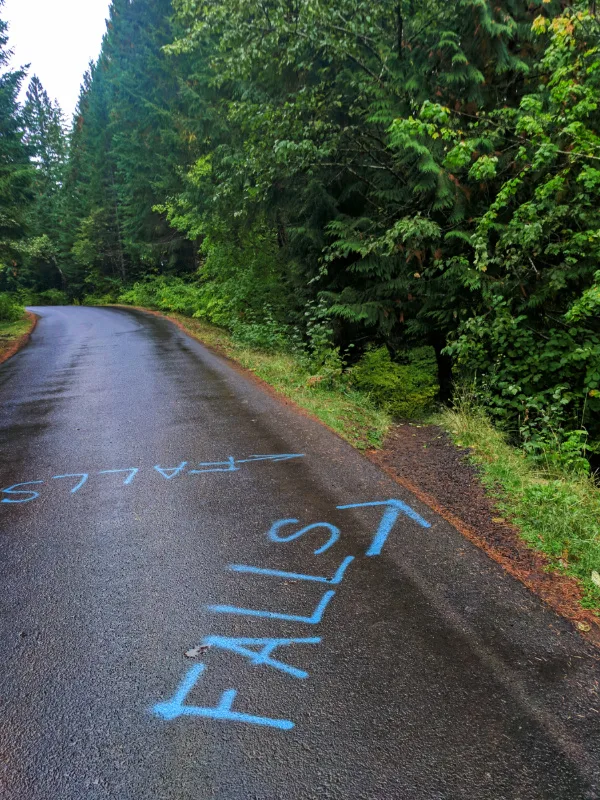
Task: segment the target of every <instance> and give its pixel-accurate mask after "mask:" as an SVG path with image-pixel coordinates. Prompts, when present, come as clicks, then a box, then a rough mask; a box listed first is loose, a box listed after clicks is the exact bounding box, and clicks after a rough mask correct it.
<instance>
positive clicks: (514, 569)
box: [0, 304, 600, 647]
mask: <svg viewBox="0 0 600 800" xmlns="http://www.w3.org/2000/svg"><path fill="white" fill-rule="evenodd" d="M114 307H115V308H123V309H135V310H137V311H144V312H145V313H146V314H152V315H153V316H155V317H163V318H164V319H168V320H169V321H170V322H172V323H173V324H174V325H176V326H177V327H178V328H179V329H180V330H181V331H183V332H184V333H185V334H187V335H188V336H191V337H192V338H193V339H196V340H197V341H198V342H200V343H201V344H202V345H203V346H204V347H206V348H207V350H210V351H211V352H213V353H216V354H217V355H219V356H221V357H222V358H225V360H226V361H227V362H228V363H229V364H230V365H231V366H232V367H233V368H234V369H235V370H236V371H237V372H239V373H240V374H242V375H244V376H245V377H247V378H250V380H252V381H253V382H254V383H256V384H258V385H259V386H260V387H261V388H262V389H263V390H265V391H266V392H268V394H269V395H271V396H272V397H274V398H276V399H277V400H279V401H280V402H284V403H286V404H288V405H290V406H292V407H293V408H294V409H295V410H296V411H298V413H300V414H303V415H304V416H305V417H309V418H310V419H313V420H315V421H316V422H318V423H319V424H320V425H323V426H324V427H326V428H327V429H328V430H330V431H331V432H332V433H334V434H335V435H336V436H339V433H338V432H337V431H335V430H333V428H330V427H329V425H327V424H326V423H324V422H323V421H322V420H320V419H319V418H318V417H315V416H314V414H311V413H310V411H307V409H305V408H302V407H301V406H299V405H297V404H296V403H295V402H294V401H293V400H291V399H290V398H289V397H286V396H285V395H282V394H281V393H280V392H278V391H276V390H275V389H274V388H273V387H272V386H271V385H270V384H268V383H266V382H265V381H263V380H262V378H259V377H258V376H257V375H255V374H254V373H253V372H251V371H250V370H249V369H246V368H245V367H242V366H241V365H240V364H238V363H237V361H235V360H234V359H232V358H231V356H229V355H228V354H227V353H226V352H225V351H224V350H223V349H222V348H220V347H216V346H214V345H209V344H207V343H206V342H204V341H203V340H202V338H201V336H199V335H197V334H196V333H194V332H193V331H191V330H190V329H189V328H186V326H185V325H184V324H183V323H182V322H181V321H180V320H178V319H177V318H176V317H172V316H170V315H169V314H163V313H162V312H160V311H154V310H153V309H149V308H143V307H141V306H124V305H117V304H115V305H114ZM32 330H33V328H32ZM28 336H29V334H27V337H28ZM1 360H2V359H1V357H0V361H1ZM416 431H422V434H421V435H419V436H418V438H419V440H420V441H419V445H420V447H422V446H423V444H425V445H426V446H428V445H430V444H431V443H432V442H435V441H436V440H437V441H440V440H441V442H442V448H443V449H445V450H446V451H447V453H451V459H450V461H451V463H450V464H445V463H443V462H444V461H446V459H442V463H440V459H436V458H435V457H434V458H428V462H429V463H428V464H427V468H426V469H425V471H423V467H422V464H423V452H422V450H419V457H418V458H415V459H414V461H413V459H412V458H410V449H411V448H410V447H408V448H407V445H409V444H412V438H413V436H414V435H415V432H416ZM340 438H342V437H340ZM413 450H414V448H413ZM400 451H402V453H403V458H402V459H401V460H402V461H406V458H405V455H406V453H407V451H408V452H409V461H410V466H409V467H408V469H406V470H404V469H402V468H400V469H399V468H398V465H397V464H394V462H395V461H397V458H396V457H397V455H398V453H399V452H400ZM430 452H431V451H430ZM467 454H468V451H464V450H463V451H461V450H459V449H458V448H457V447H455V445H454V444H453V443H452V442H451V441H450V438H449V437H448V436H447V434H446V433H445V432H444V431H442V429H441V428H437V427H436V426H434V425H427V426H419V427H418V428H415V427H414V426H411V425H397V426H394V428H393V430H392V432H391V434H390V435H389V436H388V437H387V438H386V441H385V443H384V448H383V449H382V450H368V451H366V452H365V455H366V456H367V458H369V460H370V461H372V462H373V463H375V464H376V465H377V466H378V467H379V468H380V469H382V470H383V471H384V472H385V473H386V474H387V475H388V476H389V477H390V478H392V479H393V480H395V481H396V483H398V484H400V486H403V487H404V488H405V489H407V490H408V491H409V492H412V494H414V495H415V497H418V498H419V500H420V501H421V502H422V503H424V504H425V505H426V506H428V507H429V508H431V510H432V511H434V512H435V513H436V514H438V515H439V516H440V517H442V519H444V520H446V522H448V523H449V524H450V525H452V527H453V528H455V529H456V530H457V531H458V532H459V533H461V534H462V535H463V536H464V537H465V538H466V539H468V540H469V541H470V542H472V544H474V545H476V546H477V547H479V548H480V549H481V550H483V551H484V553H486V555H488V556H489V557H490V558H491V559H493V560H494V561H495V562H496V563H497V564H500V566H501V567H503V569H504V570H505V571H506V572H508V573H509V575H512V576H513V577H514V578H516V579H517V580H518V581H520V582H521V583H522V584H524V585H525V586H526V587H527V588H528V589H529V590H530V591H531V592H533V593H534V594H536V595H537V596H538V597H540V598H541V599H542V600H543V601H544V602H545V603H546V604H547V605H549V606H550V607H551V608H552V609H553V610H554V611H556V612H557V613H558V614H560V615H561V616H563V617H565V618H566V619H568V620H570V621H571V622H573V623H574V624H575V626H577V623H578V622H582V623H587V624H588V625H590V628H591V630H590V631H581V630H579V628H577V627H576V630H577V631H578V633H579V634H581V635H582V636H583V637H584V638H585V639H587V640H588V641H590V642H592V643H593V644H595V645H596V646H598V647H600V619H599V618H598V617H597V616H596V615H595V614H593V613H592V612H591V611H589V610H588V609H585V608H582V607H581V605H580V601H581V599H582V597H583V594H582V591H581V588H580V586H579V584H578V582H577V581H576V580H575V579H574V578H570V577H568V576H565V575H560V574H558V573H556V572H547V571H546V569H547V568H548V566H549V562H548V559H547V558H546V557H545V556H544V555H543V554H542V553H538V552H536V551H535V550H532V549H530V548H529V547H528V546H527V545H526V544H525V542H524V541H523V540H522V539H521V538H520V536H519V533H518V530H517V529H516V528H515V527H513V526H511V525H510V524H508V523H506V522H504V523H502V524H498V523H494V522H493V521H492V520H493V518H495V517H496V515H497V514H498V513H499V512H497V510H496V509H495V508H494V503H493V500H492V499H491V498H489V497H488V496H487V495H486V493H485V490H484V488H483V486H482V485H481V483H480V482H479V481H478V480H477V471H476V470H475V469H474V468H473V467H472V466H470V465H469V464H468V463H467V460H466V456H467ZM412 455H413V456H414V455H416V452H415V453H413V454H412ZM404 466H408V464H405V465H404ZM404 471H406V472H408V474H410V475H413V476H414V475H418V476H419V479H421V478H423V479H424V480H423V483H424V484H425V485H426V486H427V488H429V485H430V484H432V483H433V484H434V486H437V487H439V486H443V485H444V483H445V484H446V485H448V484H452V485H456V484H457V483H458V485H459V487H460V488H462V489H463V490H464V489H465V488H467V489H468V491H469V493H470V494H471V495H472V498H471V504H470V505H469V509H470V511H473V507H475V515H476V517H477V520H478V524H477V528H478V530H476V529H475V528H474V527H473V525H471V524H469V523H468V522H466V521H464V520H463V519H461V518H460V517H459V516H457V514H456V513H454V510H452V509H455V510H456V509H457V508H460V509H463V508H464V494H463V493H461V494H460V498H458V497H455V498H452V497H450V498H447V500H450V502H445V503H442V502H440V501H438V499H437V498H436V497H435V496H434V495H433V494H431V493H430V492H429V491H427V490H426V489H423V488H422V487H421V486H418V485H417V484H415V483H413V481H412V480H409V479H408V478H406V477H404V476H403V475H402V474H401V472H404ZM457 476H460V479H459V480H458V481H457ZM461 484H462V486H461ZM466 484H468V486H467V485H466ZM446 506H449V507H446ZM492 529H493V533H491V530H492Z"/></svg>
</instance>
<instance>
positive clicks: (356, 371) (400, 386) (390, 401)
mask: <svg viewBox="0 0 600 800" xmlns="http://www.w3.org/2000/svg"><path fill="white" fill-rule="evenodd" d="M406 360H407V362H408V363H405V364H401V363H397V362H395V361H392V359H391V356H390V353H389V351H388V349H387V347H378V348H373V349H369V350H367V351H366V353H365V354H364V355H363V357H362V358H361V359H360V361H359V362H358V363H357V364H356V365H355V366H354V367H352V368H351V369H350V370H349V374H350V380H351V383H352V384H353V385H354V386H355V387H356V388H357V389H359V390H361V391H363V392H367V393H368V394H369V395H370V397H371V399H372V400H373V401H374V402H375V403H376V404H377V406H378V407H379V408H382V409H383V410H385V411H387V412H388V413H389V414H392V415H393V416H395V417H402V418H405V419H414V418H415V417H419V416H422V415H423V414H424V413H426V412H427V411H429V410H431V407H432V405H433V401H434V399H435V397H436V395H437V392H438V385H437V381H436V365H435V355H434V353H433V350H431V348H428V347H419V348H416V349H415V350H413V351H410V352H409V353H408V354H406Z"/></svg>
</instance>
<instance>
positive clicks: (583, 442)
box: [448, 299, 600, 467]
mask: <svg viewBox="0 0 600 800" xmlns="http://www.w3.org/2000/svg"><path fill="white" fill-rule="evenodd" d="M558 321H559V322H560V320H558ZM448 351H449V352H450V353H451V354H452V355H453V357H454V358H455V360H456V362H457V366H458V370H459V372H460V374H461V375H462V377H463V379H464V380H465V382H470V383H471V384H472V387H473V388H472V390H471V394H472V399H473V401H474V402H475V403H476V404H477V405H481V406H483V407H484V408H485V409H486V411H487V413H488V414H489V415H490V416H491V418H492V419H493V420H494V421H495V422H496V423H499V424H500V425H501V427H503V428H504V429H505V430H507V431H509V432H511V433H512V434H513V435H516V437H517V438H518V439H519V440H520V441H521V442H522V443H523V444H524V446H525V448H526V449H527V451H528V452H529V454H530V455H533V456H537V457H539V459H541V460H542V461H547V459H548V453H549V452H551V453H552V454H553V455H552V458H553V459H554V460H555V461H556V459H560V458H561V457H563V462H564V463H563V466H564V467H567V466H568V463H569V462H570V463H571V466H572V465H573V464H574V463H575V462H574V461H573V458H574V451H573V447H574V444H575V445H577V442H578V443H579V444H578V445H577V446H576V449H577V450H578V452H579V455H580V456H585V450H591V451H593V450H594V449H595V447H596V446H597V442H596V444H594V443H593V442H592V443H588V442H587V434H588V433H589V434H590V437H591V438H592V440H593V439H597V436H598V434H599V433H600V391H599V388H600V335H599V334H598V333H596V332H595V331H593V330H592V329H591V327H588V326H587V325H585V324H582V323H576V322H570V324H569V325H567V324H563V325H561V326H558V325H557V326H555V327H553V326H550V325H549V326H547V327H546V328H545V329H544V330H543V331H542V330H535V329H534V328H532V326H531V325H530V324H528V321H527V319H526V318H525V317H523V316H514V315H513V314H511V313H510V311H509V310H508V308H507V306H506V304H505V303H504V302H503V301H501V300H500V299H497V300H496V301H495V302H494V305H493V307H492V309H491V311H490V312H489V313H488V314H487V315H486V316H485V318H484V317H474V318H472V319H470V320H468V321H467V322H465V323H464V324H463V325H462V327H461V328H460V330H459V335H458V336H457V338H456V340H455V341H454V342H453V343H452V344H451V345H450V347H449V348H448ZM582 428H586V429H587V430H585V431H584V432H583V433H582V434H580V433H578V432H579V431H582ZM561 453H562V456H561ZM579 463H581V462H579Z"/></svg>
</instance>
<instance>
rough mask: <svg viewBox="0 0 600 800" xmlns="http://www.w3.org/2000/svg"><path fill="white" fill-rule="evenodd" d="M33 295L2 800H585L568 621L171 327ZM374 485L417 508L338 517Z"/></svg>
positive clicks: (590, 703)
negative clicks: (39, 303) (43, 302)
mask: <svg viewBox="0 0 600 800" xmlns="http://www.w3.org/2000/svg"><path fill="white" fill-rule="evenodd" d="M34 310H35V311H36V312H37V313H38V314H39V315H40V317H41V320H40V322H39V325H38V327H37V329H36V331H35V333H34V335H33V337H32V341H31V342H30V344H29V345H28V346H27V347H26V348H25V349H24V350H23V351H21V353H19V354H18V355H17V356H16V357H14V358H13V359H11V360H10V361H9V362H7V363H6V364H5V365H3V366H2V367H1V368H0V484H1V486H2V487H3V488H5V489H9V491H4V492H3V493H2V494H1V495H0V497H2V498H3V501H4V502H2V503H1V504H0V647H1V650H0V655H1V672H0V796H1V797H2V798H3V800H80V799H83V798H85V800H95V798H107V799H108V798H110V799H111V800H146V798H148V800H167V799H168V800H188V798H189V799H190V800H191V799H192V798H194V800H198V799H200V800H204V798H219V799H222V800H229V799H230V798H231V799H232V800H233V798H240V800H250V798H257V799H258V800H271V799H272V798H273V799H275V798H278V799H279V798H282V799H285V800H287V799H288V798H289V799H290V800H293V799H294V798H369V799H377V800H379V799H380V798H381V799H383V798H386V799H387V798H398V799H399V800H400V799H401V800H412V799H413V798H414V799H415V800H417V799H419V800H420V799H421V798H423V799H424V800H434V799H437V798H444V799H445V798H448V799H450V798H452V799H454V798H465V800H467V799H468V800H479V799H480V798H481V799H482V800H483V799H485V798H490V799H491V800H502V799H503V798H506V799H507V800H516V799H517V798H520V799H522V800H529V799H530V798H568V799H569V800H576V798H598V797H600V713H599V711H600V708H599V698H598V692H599V691H600V690H599V685H598V681H599V678H600V668H599V667H600V665H599V660H598V651H595V650H594V649H593V648H592V647H591V646H588V645H587V644H586V643H585V642H583V641H582V640H581V639H580V637H579V636H578V635H577V634H576V633H575V632H574V631H573V630H572V628H571V626H570V625H569V624H567V623H566V622H564V621H563V620H561V619H560V618H558V617H557V616H555V615H554V614H553V613H552V612H551V611H549V610H548V609H547V608H546V607H544V606H543V605H542V604H541V603H540V602H539V601H538V600H537V599H536V598H534V597H533V596H532V595H530V594H529V593H528V592H527V590H525V589H524V588H523V587H522V586H521V585H520V584H518V583H516V582H515V581H513V580H512V579H511V578H509V577H507V576H505V575H504V574H503V572H502V571H501V569H500V568H498V567H497V566H496V565H495V564H494V563H493V562H491V561H490V560H489V559H488V558H487V557H486V556H485V555H483V554H482V553H481V552H480V551H478V550H477V549H476V548H474V547H473V546H472V545H471V544H470V543H469V542H467V541H465V540H464V539H463V538H462V537H461V536H460V534H458V533H457V532H456V531H455V530H454V529H453V528H451V527H450V526H449V525H448V524H446V523H445V522H443V521H442V520H440V519H439V518H438V517H436V515H435V514H434V513H433V512H432V511H431V510H430V509H429V508H427V507H425V506H423V505H422V504H421V503H420V502H419V501H417V500H416V498H414V497H412V496H410V495H409V494H408V493H407V492H406V491H404V490H403V489H402V488H400V487H399V486H397V485H396V484H395V483H394V482H393V481H391V480H390V479H389V478H388V477H386V476H385V475H384V474H383V473H381V472H380V471H379V470H378V469H377V468H376V467H375V466H373V465H372V464H371V463H369V462H368V461H366V460H365V459H364V458H362V457H361V456H360V455H359V454H358V453H357V452H355V451H353V450H352V449H351V448H350V447H349V446H347V445H346V444H345V443H343V442H342V441H340V440H339V439H338V438H337V437H335V436H334V435H333V434H331V433H330V432H329V431H327V430H326V429H324V428H323V427H321V426H320V425H319V424H318V423H316V422H313V421H312V420H310V419H308V418H306V417H304V416H302V415H300V414H298V413H297V412H295V411H293V410H292V409H291V408H289V407H286V405H285V404H283V403H282V402H280V401H278V400H275V399H273V398H272V397H271V396H269V395H268V394H267V393H265V392H264V391H263V390H261V388H260V387H258V386H257V385H255V384H254V383H253V382H251V381H249V380H247V379H246V378H244V377H242V376H240V375H239V374H238V373H237V372H236V371H234V370H233V369H232V368H231V367H230V366H229V365H228V364H227V363H226V362H224V361H223V360H221V359H219V358H218V357H216V356H215V355H213V354H211V353H210V352H208V351H207V350H206V349H204V348H203V347H202V346H201V345H199V344H198V343H197V342H195V341H193V340H191V339H189V338H187V337H186V336H185V335H184V334H183V333H181V332H180V331H179V330H177V329H176V328H175V327H174V326H172V325H171V324H170V323H168V322H166V321H165V320H163V319H160V318H157V317H152V316H150V315H145V314H142V313H140V312H135V311H125V310H117V309H98V308H42V309H34ZM277 454H290V455H296V456H302V457H297V458H290V459H287V460H273V459H271V460H269V459H265V460H259V459H256V458H253V456H269V455H270V456H273V455H277ZM230 459H233V460H230ZM183 462H187V463H185V464H184V463H183ZM156 466H158V467H160V469H156V468H155V467H156ZM116 470H119V471H118V472H117V471H116ZM121 470H122V471H121ZM136 470H137V472H136ZM190 470H195V472H190ZM86 475H87V477H85V476H86ZM57 476H70V477H57ZM35 481H37V482H38V483H31V484H30V483H29V482H35ZM21 483H27V484H28V485H26V486H17V487H16V488H12V489H10V487H15V484H21ZM18 492H21V494H18ZM390 499H393V500H400V501H403V502H404V503H405V504H407V505H408V506H410V507H411V509H412V510H413V512H414V513H416V515H417V518H416V519H415V518H411V517H410V516H407V514H406V513H405V512H406V509H402V508H398V507H397V506H393V505H392V506H368V507H364V508H358V509H339V508H338V506H343V505H350V504H359V503H369V502H378V501H387V500H390ZM6 501H11V502H6ZM15 501H16V502H15ZM384 512H387V515H388V516H387V518H386V519H388V521H389V520H390V519H391V518H392V517H394V516H396V517H397V518H396V519H395V521H394V520H393V519H392V521H393V522H394V524H393V526H392V527H391V529H390V530H389V536H388V538H387V540H386V541H385V543H384V544H383V545H382V547H381V552H380V554H379V555H376V554H373V555H366V553H367V552H369V551H372V550H373V549H375V550H377V549H378V547H379V546H380V545H381V544H382V542H381V540H380V541H379V543H378V541H377V539H376V535H377V534H378V533H379V534H382V535H383V534H385V530H383V522H382V520H383V514H384ZM390 515H391V517H390ZM419 515H420V518H421V519H422V521H424V522H427V523H428V524H430V526H431V527H423V526H422V523H421V522H419ZM283 520H288V522H287V523H286V524H283V523H282V524H281V525H279V526H275V527H273V526H274V523H276V522H281V521H283ZM289 520H296V521H295V522H289ZM319 522H321V523H327V525H322V526H320V527H315V528H312V529H310V530H308V531H306V532H304V533H303V534H302V535H300V536H298V537H297V538H292V535H293V534H294V533H296V532H298V531H300V530H301V529H303V528H304V527H306V526H308V525H311V524H313V523H319ZM388 528H390V526H389V525H388ZM336 529H338V530H339V536H337V538H336V533H337V531H336ZM269 533H270V534H271V538H269ZM284 538H288V541H281V540H282V539H284ZM278 539H279V540H278ZM328 545H329V546H328ZM315 550H318V551H319V550H322V552H319V553H318V554H316V555H315V552H314V551H315ZM350 556H353V557H354V560H352V561H351V560H350ZM230 565H241V566H242V567H250V568H252V569H253V570H256V569H258V570H274V571H279V572H288V573H294V575H295V577H294V576H281V575H273V574H270V573H259V572H256V571H247V570H246V571H243V570H242V571H240V570H238V571H235V570H231V569H229V567H230ZM344 567H345V569H344ZM336 574H337V579H334V576H335V575H336ZM308 578H313V579H312V580H309V579H308ZM314 578H321V579H322V580H320V581H319V580H314ZM325 579H329V580H330V582H329V583H326V582H325ZM334 580H337V581H338V582H334ZM333 593H334V594H333ZM215 606H216V607H217V608H214V607H215ZM218 607H221V610H219V608H218ZM249 611H253V612H254V613H249ZM268 613H270V614H271V616H268ZM287 617H291V618H292V619H288V618H287ZM294 618H300V619H294ZM207 637H213V639H208V640H207ZM214 637H220V638H214ZM242 639H262V640H272V639H288V640H289V639H309V640H310V641H309V642H295V643H291V644H290V643H286V644H282V643H280V642H272V641H270V642H253V643H252V642H247V641H246V642H244V641H240V640H242ZM233 640H236V641H233ZM317 640H318V641H317ZM203 642H208V643H209V644H211V645H212V646H211V647H210V648H209V649H206V650H204V651H202V652H199V654H198V656H197V658H194V659H190V658H187V657H186V656H185V652H186V651H188V650H189V649H190V648H193V647H194V646H196V645H202V643H203ZM275 644H280V645H281V646H279V647H277V648H275ZM234 647H237V648H238V649H237V650H232V649H231V648H234ZM244 647H245V648H247V649H246V650H244V649H243V648H244ZM269 658H271V659H272V660H273V661H275V663H268V659H269ZM260 661H262V662H263V663H255V662H260ZM265 661H266V662H267V663H264V662H265ZM306 674H307V677H305V675H306ZM231 690H236V691H237V695H236V696H235V697H234V698H233V701H232V696H231ZM292 725H293V727H291V726H292Z"/></svg>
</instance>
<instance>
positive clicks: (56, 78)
mask: <svg viewBox="0 0 600 800" xmlns="http://www.w3.org/2000/svg"><path fill="white" fill-rule="evenodd" d="M109 5H110V0H5V3H4V6H3V7H0V16H1V17H2V19H4V20H5V21H6V22H8V24H9V29H8V36H9V40H8V45H9V47H11V48H12V49H13V50H14V56H13V59H12V62H11V67H13V68H15V67H20V66H22V65H24V64H31V66H30V68H29V73H28V77H29V78H31V76H32V75H37V76H38V78H39V79H40V80H41V82H42V84H43V85H44V88H45V89H46V91H47V92H48V94H49V95H50V98H51V99H52V100H58V102H59V103H60V105H61V107H62V109H63V111H64V112H65V113H66V115H67V121H68V122H70V120H71V116H72V114H73V111H74V110H75V105H76V103H77V98H78V97H79V87H80V85H81V80H82V78H83V73H84V72H85V70H86V69H87V66H88V63H89V61H90V60H94V61H95V60H96V59H97V58H98V55H99V54H100V45H101V43H102V36H103V35H104V31H105V30H106V18H107V17H108V7H109Z"/></svg>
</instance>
